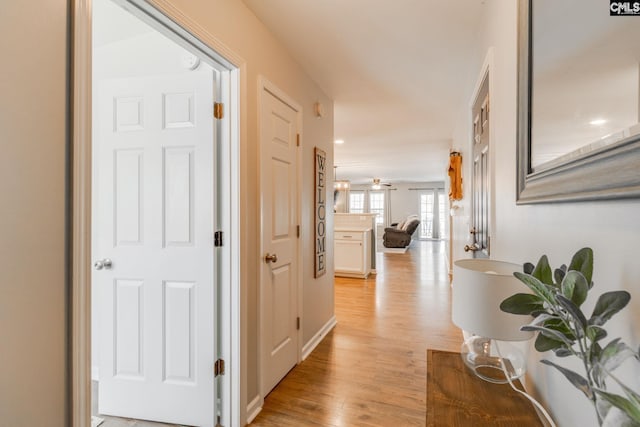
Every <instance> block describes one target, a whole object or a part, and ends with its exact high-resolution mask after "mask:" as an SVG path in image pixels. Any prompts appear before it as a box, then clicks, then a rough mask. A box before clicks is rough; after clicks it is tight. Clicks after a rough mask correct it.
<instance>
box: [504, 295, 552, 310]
mask: <svg viewBox="0 0 640 427" xmlns="http://www.w3.org/2000/svg"><path fill="white" fill-rule="evenodd" d="M500 310H502V311H504V312H506V313H511V314H532V313H535V312H539V311H542V310H544V305H543V303H542V300H541V299H540V297H539V296H537V295H533V294H515V295H512V296H510V297H509V298H507V299H505V300H504V301H502V303H500Z"/></svg>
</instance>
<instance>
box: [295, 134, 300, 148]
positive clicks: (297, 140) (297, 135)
mask: <svg viewBox="0 0 640 427" xmlns="http://www.w3.org/2000/svg"><path fill="white" fill-rule="evenodd" d="M296 146H297V147H300V134H299V133H297V134H296Z"/></svg>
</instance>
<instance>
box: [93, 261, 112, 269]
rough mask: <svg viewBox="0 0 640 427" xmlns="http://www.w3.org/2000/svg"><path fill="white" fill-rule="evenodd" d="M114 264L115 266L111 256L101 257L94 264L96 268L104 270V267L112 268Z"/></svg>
mask: <svg viewBox="0 0 640 427" xmlns="http://www.w3.org/2000/svg"><path fill="white" fill-rule="evenodd" d="M112 266H113V263H112V262H111V260H110V259H109V258H103V259H99V260H97V261H96V262H95V263H94V264H93V267H94V268H95V269H96V270H102V269H103V268H104V269H105V270H111V267H112Z"/></svg>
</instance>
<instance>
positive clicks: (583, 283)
mask: <svg viewBox="0 0 640 427" xmlns="http://www.w3.org/2000/svg"><path fill="white" fill-rule="evenodd" d="M560 288H561V290H562V295H564V296H565V297H567V298H569V299H570V300H571V301H573V303H574V304H575V305H577V306H578V307H580V306H581V305H582V303H583V302H584V301H585V300H586V299H587V292H588V291H589V285H588V284H587V279H586V278H585V277H584V275H583V274H582V273H580V272H579V271H575V270H571V271H569V272H568V273H567V274H566V275H565V276H564V279H563V280H562V284H561V285H560Z"/></svg>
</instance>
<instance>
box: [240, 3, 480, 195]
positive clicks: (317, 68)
mask: <svg viewBox="0 0 640 427" xmlns="http://www.w3.org/2000/svg"><path fill="white" fill-rule="evenodd" d="M244 2H245V4H246V5H247V6H248V7H249V8H250V9H252V10H253V11H254V13H255V14H256V15H257V16H258V18H259V19H260V20H261V21H262V22H263V23H264V24H265V25H266V26H267V27H269V28H270V29H271V31H272V32H273V33H274V34H275V36H276V37H277V38H278V39H279V40H280V41H281V42H282V43H283V44H284V45H285V46H286V47H287V48H288V50H289V51H290V52H291V55H292V56H293V57H294V58H295V59H296V60H297V61H298V62H299V63H300V64H301V65H302V67H303V68H304V69H305V70H306V72H307V73H308V74H309V75H310V76H311V78H312V79H314V80H315V81H316V82H317V83H318V85H319V86H320V87H321V88H322V89H323V90H324V91H325V92H326V94H327V95H328V96H329V97H331V98H332V99H333V100H334V110H335V112H334V114H335V117H334V122H335V137H336V139H343V140H344V141H345V144H343V145H336V146H335V164H336V165H337V166H338V170H337V174H338V178H340V179H345V178H347V179H351V180H352V182H361V183H365V182H366V183H368V182H371V180H372V179H373V178H374V177H376V178H381V179H382V181H387V182H411V181H414V182H420V181H442V180H444V178H445V173H446V167H447V164H448V160H447V158H448V150H449V145H450V141H451V136H452V132H453V126H454V122H455V118H456V117H457V116H458V115H459V114H460V112H461V111H462V109H463V108H465V107H466V106H467V105H468V102H469V99H468V98H467V97H468V96H469V92H470V90H471V88H472V86H473V84H474V83H475V79H476V77H477V74H478V73H479V70H478V69H477V68H476V67H477V65H473V64H478V62H479V60H481V59H482V58H480V59H479V58H478V55H481V54H482V53H481V52H478V49H477V48H476V45H475V44H474V42H475V38H477V36H478V28H479V21H480V19H479V18H478V16H479V15H480V14H481V13H482V7H483V3H484V0H438V1H436V0H398V1H385V0H244Z"/></svg>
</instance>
